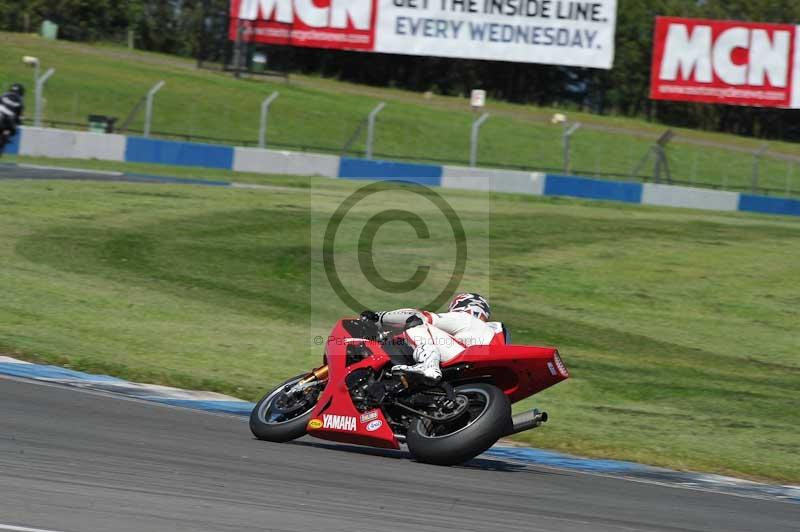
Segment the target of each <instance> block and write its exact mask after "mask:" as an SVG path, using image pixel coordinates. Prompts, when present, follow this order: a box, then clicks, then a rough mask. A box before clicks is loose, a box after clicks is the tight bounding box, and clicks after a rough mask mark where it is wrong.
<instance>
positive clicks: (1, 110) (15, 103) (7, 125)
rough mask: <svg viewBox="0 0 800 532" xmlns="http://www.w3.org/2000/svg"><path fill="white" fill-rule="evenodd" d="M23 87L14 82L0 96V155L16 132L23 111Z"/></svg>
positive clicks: (20, 122)
mask: <svg viewBox="0 0 800 532" xmlns="http://www.w3.org/2000/svg"><path fill="white" fill-rule="evenodd" d="M24 99H25V87H24V86H22V85H21V84H19V83H14V84H12V85H11V87H9V89H8V92H7V93H5V94H3V95H2V96H0V155H2V153H3V148H4V147H5V145H6V144H7V143H8V142H9V141H10V140H11V138H12V137H13V136H14V135H16V134H17V127H18V126H19V125H21V124H22V114H23V113H24V112H25V101H24Z"/></svg>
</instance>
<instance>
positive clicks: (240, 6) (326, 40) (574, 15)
mask: <svg viewBox="0 0 800 532" xmlns="http://www.w3.org/2000/svg"><path fill="white" fill-rule="evenodd" d="M616 18H617V0H595V1H591V2H583V1H574V0H232V2H231V38H232V39H235V38H236V36H237V34H238V32H239V30H240V23H241V21H244V30H243V31H244V36H245V38H247V39H248V40H252V41H256V42H263V43H268V44H286V45H291V46H308V47H316V48H335V49H344V50H359V51H365V52H384V53H393V54H407V55H422V56H437V57H457V58H464V59H487V60H493V61H515V62H521V63H544V64H551V65H568V66H580V67H591V68H604V69H609V68H611V66H612V64H613V62H614V33H615V29H616Z"/></svg>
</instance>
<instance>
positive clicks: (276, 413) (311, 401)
mask: <svg viewBox="0 0 800 532" xmlns="http://www.w3.org/2000/svg"><path fill="white" fill-rule="evenodd" d="M307 375H308V374H307V373H306V374H303V375H298V376H296V377H292V378H291V379H289V380H287V381H286V382H284V383H283V384H281V385H280V386H278V387H277V388H275V389H274V390H271V391H269V392H267V394H266V395H264V397H262V398H261V400H260V401H259V402H258V403H257V404H256V406H255V408H253V411H252V412H251V413H250V431H251V432H252V433H253V436H255V437H256V438H258V439H259V440H265V441H272V442H278V443H283V442H287V441H291V440H296V439H297V438H300V437H302V436H305V434H306V426H307V425H308V422H309V421H310V420H311V412H312V411H313V410H314V407H315V406H316V404H317V400H318V399H319V396H320V394H321V393H322V388H324V387H322V386H321V387H320V388H318V392H317V393H316V394H314V393H313V392H312V393H311V394H304V397H301V398H294V397H290V396H289V395H288V394H287V393H286V392H285V390H286V389H287V387H291V386H294V385H295V384H297V383H298V382H299V381H300V380H302V379H304V378H305V377H306V376H307Z"/></svg>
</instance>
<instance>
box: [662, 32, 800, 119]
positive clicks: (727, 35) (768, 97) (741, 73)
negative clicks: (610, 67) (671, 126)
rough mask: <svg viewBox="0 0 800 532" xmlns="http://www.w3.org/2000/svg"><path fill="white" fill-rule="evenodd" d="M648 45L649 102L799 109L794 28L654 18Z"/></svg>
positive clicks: (799, 49)
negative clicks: (650, 61) (650, 62)
mask: <svg viewBox="0 0 800 532" xmlns="http://www.w3.org/2000/svg"><path fill="white" fill-rule="evenodd" d="M653 42H654V48H653V65H652V73H651V84H650V97H651V98H653V99H656V100H677V101H689V102H706V103H724V104H730V105H749V106H758V107H782V108H800V31H799V30H798V26H795V25H791V24H763V23H756V22H737V21H719V20H703V19H688V18H675V17H658V18H657V19H656V27H655V35H654V39H653Z"/></svg>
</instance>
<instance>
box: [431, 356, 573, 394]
mask: <svg viewBox="0 0 800 532" xmlns="http://www.w3.org/2000/svg"><path fill="white" fill-rule="evenodd" d="M458 364H469V365H470V369H468V370H467V371H465V372H464V377H465V378H466V377H480V376H484V375H490V376H492V378H493V380H494V384H495V385H496V386H497V387H498V388H500V389H501V390H503V391H504V392H505V393H506V395H508V398H509V399H510V400H511V402H512V403H516V402H517V401H521V400H523V399H525V398H526V397H530V396H531V395H533V394H535V393H539V392H541V391H542V390H544V389H545V388H549V387H550V386H553V385H554V384H558V383H559V382H561V381H563V380H566V379H567V378H569V373H567V368H566V366H564V363H563V362H562V361H561V358H560V357H559V356H558V350H557V349H554V348H552V347H534V346H527V345H497V344H494V343H493V344H491V345H474V346H472V347H468V348H467V349H466V350H464V352H463V353H462V354H460V355H459V356H457V357H455V358H454V359H452V360H449V361H448V362H446V363H445V364H443V366H444V367H446V368H447V367H452V366H456V365H458Z"/></svg>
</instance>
